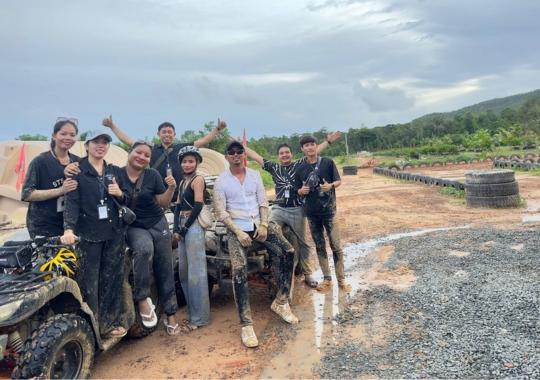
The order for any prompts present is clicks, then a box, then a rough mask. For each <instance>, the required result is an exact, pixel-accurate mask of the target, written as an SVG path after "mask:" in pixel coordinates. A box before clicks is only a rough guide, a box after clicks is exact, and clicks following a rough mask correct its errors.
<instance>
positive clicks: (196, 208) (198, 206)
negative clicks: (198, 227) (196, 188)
mask: <svg viewBox="0 0 540 380" xmlns="http://www.w3.org/2000/svg"><path fill="white" fill-rule="evenodd" d="M203 205H204V204H203V203H202V202H195V204H194V205H193V208H192V209H191V214H190V215H189V218H188V220H186V224H184V226H185V227H186V228H189V227H191V225H192V224H193V223H194V222H195V221H196V220H197V217H198V216H199V214H200V213H201V210H202V208H203Z"/></svg>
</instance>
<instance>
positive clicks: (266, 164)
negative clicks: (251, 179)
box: [262, 158, 277, 175]
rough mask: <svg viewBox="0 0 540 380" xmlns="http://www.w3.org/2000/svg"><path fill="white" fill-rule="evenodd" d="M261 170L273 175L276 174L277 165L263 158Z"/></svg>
mask: <svg viewBox="0 0 540 380" xmlns="http://www.w3.org/2000/svg"><path fill="white" fill-rule="evenodd" d="M262 168H263V169H264V170H266V171H267V172H268V173H270V174H272V175H274V174H275V173H276V168H277V164H276V163H275V162H273V161H270V160H267V159H265V158H263V166H262Z"/></svg>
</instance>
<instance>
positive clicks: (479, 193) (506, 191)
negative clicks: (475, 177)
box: [465, 181, 519, 197]
mask: <svg viewBox="0 0 540 380" xmlns="http://www.w3.org/2000/svg"><path fill="white" fill-rule="evenodd" d="M465 190H466V193H467V195H471V196H474V197H500V196H505V195H517V194H519V187H518V183H517V182H516V181H514V182H506V183H491V184H478V183H468V184H467V185H466V187H465Z"/></svg>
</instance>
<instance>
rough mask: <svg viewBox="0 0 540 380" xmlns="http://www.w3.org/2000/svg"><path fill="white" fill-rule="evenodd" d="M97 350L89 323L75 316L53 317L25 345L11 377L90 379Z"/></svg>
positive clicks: (61, 315)
mask: <svg viewBox="0 0 540 380" xmlns="http://www.w3.org/2000/svg"><path fill="white" fill-rule="evenodd" d="M94 347H95V343H94V334H93V332H92V329H91V328H90V325H89V324H88V322H86V320H84V319H83V318H81V317H80V316H78V315H76V314H59V315H55V316H52V317H50V318H49V319H47V321H45V323H43V324H42V325H41V326H40V327H39V328H38V329H37V330H35V331H34V332H33V333H32V336H31V337H30V339H28V340H27V341H26V343H25V344H24V348H23V353H22V355H21V356H20V357H19V360H18V362H17V365H16V367H15V369H14V370H13V373H12V377H13V378H14V379H28V378H46V379H79V378H87V377H88V376H89V375H90V366H91V365H92V362H93V361H94Z"/></svg>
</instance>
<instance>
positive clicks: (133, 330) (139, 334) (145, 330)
mask: <svg viewBox="0 0 540 380" xmlns="http://www.w3.org/2000/svg"><path fill="white" fill-rule="evenodd" d="M150 297H151V298H152V302H153V303H154V305H155V306H156V310H155V312H156V315H157V317H158V318H159V317H160V315H161V313H162V311H163V304H162V303H161V302H160V301H159V298H158V291H157V287H156V284H155V283H153V284H152V287H151V288H150ZM134 304H135V305H134V307H135V322H134V323H133V325H132V326H131V327H130V329H129V331H128V336H129V337H130V338H144V337H145V336H148V335H149V334H151V333H153V332H154V331H155V330H156V329H157V328H158V325H159V323H158V324H157V325H156V326H154V327H146V326H145V325H143V323H142V317H141V315H140V314H139V305H138V304H137V302H134Z"/></svg>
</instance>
